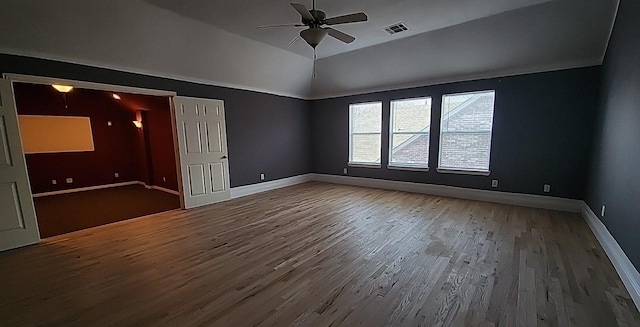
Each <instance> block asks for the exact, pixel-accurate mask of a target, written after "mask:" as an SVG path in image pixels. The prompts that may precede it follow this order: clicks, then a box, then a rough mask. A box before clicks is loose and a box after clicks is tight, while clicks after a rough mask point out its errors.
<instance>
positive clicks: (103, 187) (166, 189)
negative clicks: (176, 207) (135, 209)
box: [33, 181, 180, 198]
mask: <svg viewBox="0 0 640 327" xmlns="http://www.w3.org/2000/svg"><path fill="white" fill-rule="evenodd" d="M128 185H142V186H144V187H145V188H147V189H150V190H158V191H162V192H167V193H171V194H174V195H180V193H179V192H178V191H174V190H170V189H168V188H164V187H160V186H156V185H147V184H146V183H145V182H141V181H130V182H122V183H113V184H105V185H96V186H87V187H79V188H71V189H67V190H60V191H51V192H43V193H35V194H33V197H34V198H39V197H43V196H49V195H60V194H69V193H76V192H85V191H93V190H101V189H105V188H110V187H119V186H128Z"/></svg>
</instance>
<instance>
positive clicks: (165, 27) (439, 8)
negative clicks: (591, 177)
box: [0, 0, 618, 98]
mask: <svg viewBox="0 0 640 327" xmlns="http://www.w3.org/2000/svg"><path fill="white" fill-rule="evenodd" d="M293 1H298V2H300V3H302V4H304V5H306V6H307V7H311V1H308V0H293ZM617 3H618V0H484V1H477V0H354V1H339V0H317V3H316V7H317V8H319V9H321V10H323V11H325V12H326V13H327V15H328V16H337V15H342V14H346V13H351V12H357V11H364V12H365V13H367V15H368V16H369V21H368V22H366V23H356V24H349V25H340V26H338V27H337V28H338V29H340V30H342V31H344V32H347V33H349V34H351V35H353V36H355V37H356V41H355V42H354V43H352V44H348V45H347V44H344V43H341V42H338V41H337V40H334V39H331V38H327V39H325V40H324V41H323V42H322V43H321V44H320V45H319V46H318V51H317V53H318V58H319V59H318V60H317V61H316V71H317V74H316V76H317V77H316V78H315V79H312V77H311V76H312V69H313V57H312V56H313V52H312V50H311V48H310V47H309V46H308V45H307V44H306V43H304V41H302V40H299V41H298V42H296V43H295V44H294V45H293V46H291V47H289V48H287V44H289V42H290V41H291V40H293V39H294V38H295V37H296V35H297V33H298V32H299V31H300V30H301V29H295V28H275V29H260V30H257V29H256V27H257V26H260V25H269V24H282V23H298V22H299V21H300V16H299V15H298V14H297V13H296V11H295V10H293V8H291V6H290V5H289V1H286V0H245V1H223V0H219V1H215V0H182V1H172V0H130V1H126V2H124V1H118V0H103V1H81V0H58V1H55V2H53V1H45V2H43V1H37V0H8V1H3V2H2V3H1V4H0V28H1V30H2V33H0V52H3V53H13V54H21V55H30V56H36V57H43V58H50V59H57V60H62V61H70V62H77V63H83V64H90V65H96V66H102V67H108V68H115V69H124V70H128V71H133V72H139V73H147V74H151V75H161V76H167V77H174V78H178V79H183V80H190V81H196V82H203V83H209V84H216V85H223V86H231V87H238V88H243V89H250V90H259V91H265V92H269V93H275V94H282V95H289V96H295V97H301V98H319V97H329V96H335V95H341V94H353V93H359V92H365V91H373V90H384V89H392V88H397V87H404V86H417V85H426V84H432V83H441V82H450V81H457V80H465V79H474V78H485V77H494V76H502V75H512V74H521V73H529V72H537V71H546V70H555V69H563V68H573V67H581V66H589V65H597V64H600V63H601V62H602V58H603V56H604V52H605V50H606V46H607V42H608V38H609V34H610V30H611V26H612V24H613V20H614V17H615V12H616V8H617ZM398 22H403V23H405V25H407V27H408V28H409V30H408V31H405V32H402V33H399V34H395V35H390V34H388V33H387V32H385V31H384V29H383V28H384V27H385V26H387V25H391V24H394V23H398Z"/></svg>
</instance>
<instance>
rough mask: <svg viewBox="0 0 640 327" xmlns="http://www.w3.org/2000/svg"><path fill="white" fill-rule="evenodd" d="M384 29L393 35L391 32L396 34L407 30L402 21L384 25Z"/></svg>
mask: <svg viewBox="0 0 640 327" xmlns="http://www.w3.org/2000/svg"><path fill="white" fill-rule="evenodd" d="M384 30H385V31H387V33H389V34H391V35H393V34H398V33H400V32H404V31H406V30H408V28H407V26H406V25H405V24H404V23H397V24H393V25H389V26H387V27H385V28H384Z"/></svg>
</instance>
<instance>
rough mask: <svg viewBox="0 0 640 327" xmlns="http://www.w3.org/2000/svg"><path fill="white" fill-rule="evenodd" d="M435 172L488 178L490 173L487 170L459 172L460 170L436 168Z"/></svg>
mask: <svg viewBox="0 0 640 327" xmlns="http://www.w3.org/2000/svg"><path fill="white" fill-rule="evenodd" d="M436 171H437V172H439V173H442V174H460V175H476V176H489V174H491V171H489V170H461V169H448V168H438V169H436Z"/></svg>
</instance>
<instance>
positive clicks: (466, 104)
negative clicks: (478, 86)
mask: <svg viewBox="0 0 640 327" xmlns="http://www.w3.org/2000/svg"><path fill="white" fill-rule="evenodd" d="M494 100H495V91H482V92H473V93H461V94H449V95H444V96H443V97H442V115H441V119H440V156H439V161H438V170H442V171H452V170H453V171H471V172H480V173H488V172H489V156H490V152H491V130H492V127H493V105H494Z"/></svg>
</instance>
